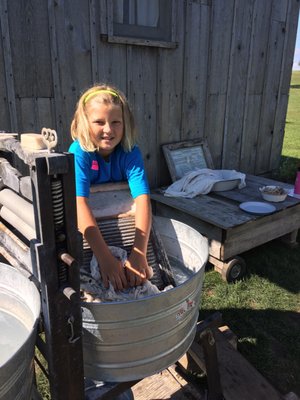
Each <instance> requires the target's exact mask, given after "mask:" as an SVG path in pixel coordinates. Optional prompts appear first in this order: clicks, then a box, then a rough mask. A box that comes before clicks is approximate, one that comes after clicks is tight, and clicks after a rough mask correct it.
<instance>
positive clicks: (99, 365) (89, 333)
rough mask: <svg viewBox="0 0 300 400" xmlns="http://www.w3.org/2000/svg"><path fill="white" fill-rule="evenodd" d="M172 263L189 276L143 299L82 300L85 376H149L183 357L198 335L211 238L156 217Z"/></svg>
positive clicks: (110, 379) (112, 379)
mask: <svg viewBox="0 0 300 400" xmlns="http://www.w3.org/2000/svg"><path fill="white" fill-rule="evenodd" d="M155 223H156V227H157V230H158V232H159V234H160V237H161V239H162V242H163V244H164V248H165V250H166V253H167V255H168V258H169V260H170V263H171V266H172V265H175V264H176V266H178V265H181V266H182V267H183V268H186V269H187V272H188V278H187V279H186V280H185V281H183V282H182V283H180V284H179V285H178V286H176V287H175V288H173V289H170V290H168V291H165V292H161V293H159V294H157V295H154V296H149V297H145V298H143V299H139V300H133V301H126V302H125V301H124V302H110V303H82V312H83V314H82V316H83V355H84V372H85V376H86V377H89V378H91V379H94V380H99V381H105V382H125V381H131V380H137V379H143V378H144V377H146V376H149V375H153V374H155V373H157V372H159V371H162V370H164V369H165V368H167V367H169V366H170V365H171V364H173V363H174V362H176V361H177V360H178V359H179V358H181V357H182V356H183V355H184V354H185V353H186V351H187V350H188V349H189V347H190V345H191V344H192V341H193V339H194V336H195V332H196V325H197V321H198V313H199V303H200V298H201V291H202V283H203V278H204V269H205V264H206V262H207V259H208V242H207V239H206V238H204V237H203V236H202V235H201V234H200V233H199V232H197V231H196V230H194V229H193V228H191V227H190V226H188V225H186V224H183V223H181V222H178V221H175V220H171V219H168V218H163V217H155Z"/></svg>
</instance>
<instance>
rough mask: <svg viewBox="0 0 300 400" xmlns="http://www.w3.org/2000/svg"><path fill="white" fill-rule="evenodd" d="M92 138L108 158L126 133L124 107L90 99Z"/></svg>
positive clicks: (101, 152) (89, 116)
mask: <svg viewBox="0 0 300 400" xmlns="http://www.w3.org/2000/svg"><path fill="white" fill-rule="evenodd" d="M87 118H88V121H89V125H90V138H91V140H92V142H93V144H94V145H95V146H96V147H97V148H98V150H99V153H100V154H101V156H102V157H104V158H107V157H108V156H109V155H110V154H111V153H112V152H113V151H114V148H115V147H116V146H117V145H118V144H119V143H120V142H121V140H122V138H123V134H124V122H123V112H122V108H121V107H120V106H118V105H114V104H104V103H99V102H97V101H93V100H92V101H90V103H89V104H88V107H87Z"/></svg>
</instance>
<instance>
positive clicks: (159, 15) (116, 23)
mask: <svg viewBox="0 0 300 400" xmlns="http://www.w3.org/2000/svg"><path fill="white" fill-rule="evenodd" d="M173 1H174V0H112V1H111V0H107V10H108V30H107V31H108V35H107V40H108V41H109V42H116V43H129V44H137V45H145V46H158V47H176V43H175V40H174V36H175V35H174V29H173V27H174V15H173V14H174V7H173Z"/></svg>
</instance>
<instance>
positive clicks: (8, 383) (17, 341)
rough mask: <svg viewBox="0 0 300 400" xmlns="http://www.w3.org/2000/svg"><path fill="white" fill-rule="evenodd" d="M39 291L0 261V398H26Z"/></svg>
mask: <svg viewBox="0 0 300 400" xmlns="http://www.w3.org/2000/svg"><path fill="white" fill-rule="evenodd" d="M39 315H40V295H39V292H38V290H37V288H36V286H35V285H34V283H33V282H31V281H30V280H29V279H27V278H25V276H23V275H22V273H21V272H19V271H18V270H16V269H15V268H13V267H11V266H10V265H7V264H4V263H0V325H1V330H0V399H1V400H2V399H3V400H4V399H5V400H16V399H18V400H23V399H24V400H28V399H30V398H31V392H32V384H33V373H34V369H33V359H34V346H35V340H36V331H37V323H38V319H39Z"/></svg>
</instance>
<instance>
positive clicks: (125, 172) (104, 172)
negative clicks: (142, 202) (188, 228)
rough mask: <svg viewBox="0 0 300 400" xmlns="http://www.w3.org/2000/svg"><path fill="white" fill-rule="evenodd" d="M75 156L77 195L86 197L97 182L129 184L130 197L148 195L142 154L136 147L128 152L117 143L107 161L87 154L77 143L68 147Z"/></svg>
mask: <svg viewBox="0 0 300 400" xmlns="http://www.w3.org/2000/svg"><path fill="white" fill-rule="evenodd" d="M69 152H70V153H73V154H74V160H75V181H76V196H82V197H89V194H90V186H91V185H96V184H99V183H107V182H121V181H128V184H129V188H130V191H131V195H132V197H133V198H136V197H137V196H140V195H141V194H149V193H150V190H149V184H148V180H147V176H146V173H145V169H144V163H143V158H142V154H141V152H140V150H139V148H138V147H137V146H134V147H133V149H132V150H131V151H129V152H126V151H124V149H123V147H122V146H121V144H119V145H118V146H117V147H116V148H115V149H114V151H113V152H112V153H111V154H110V157H109V161H108V162H106V161H105V160H104V159H103V158H102V157H101V155H100V154H99V153H98V152H97V151H93V152H88V151H85V150H83V149H82V148H81V147H80V144H79V142H78V141H77V140H76V141H75V142H73V143H72V144H71V146H70V148H69Z"/></svg>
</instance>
